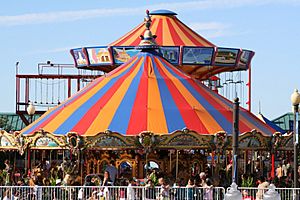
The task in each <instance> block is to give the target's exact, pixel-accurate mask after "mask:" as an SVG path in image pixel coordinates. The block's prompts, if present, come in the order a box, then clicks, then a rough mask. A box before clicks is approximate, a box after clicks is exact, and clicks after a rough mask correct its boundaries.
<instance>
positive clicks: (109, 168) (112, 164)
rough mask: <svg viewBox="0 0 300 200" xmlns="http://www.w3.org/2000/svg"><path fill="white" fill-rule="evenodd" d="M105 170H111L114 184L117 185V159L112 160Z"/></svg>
mask: <svg viewBox="0 0 300 200" xmlns="http://www.w3.org/2000/svg"><path fill="white" fill-rule="evenodd" d="M105 171H108V172H109V176H110V180H111V182H112V185H115V181H116V177H117V175H118V169H117V168H116V167H115V161H113V160H111V161H110V163H109V165H107V167H106V169H105Z"/></svg>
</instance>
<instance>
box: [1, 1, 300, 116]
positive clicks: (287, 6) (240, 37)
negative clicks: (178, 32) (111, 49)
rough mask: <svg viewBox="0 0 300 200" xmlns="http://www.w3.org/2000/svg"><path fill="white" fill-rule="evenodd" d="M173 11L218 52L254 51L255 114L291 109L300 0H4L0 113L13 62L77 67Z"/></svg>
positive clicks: (8, 105) (10, 93)
mask: <svg viewBox="0 0 300 200" xmlns="http://www.w3.org/2000/svg"><path fill="white" fill-rule="evenodd" d="M146 9H149V10H150V11H151V10H155V9H169V10H172V11H174V12H176V13H177V14H178V18H179V19H180V20H181V21H183V22H184V23H186V24H187V25H188V26H191V27H192V28H193V29H194V30H195V31H197V32H198V33H199V34H201V35H202V36H204V37H206V38H207V39H208V40H210V41H211V42H213V43H214V44H216V45H218V46H226V47H238V48H246V49H251V50H253V51H255V52H256V55H255V57H254V59H253V61H252V71H253V73H252V87H253V89H252V94H253V96H252V111H253V112H254V113H258V102H259V101H260V102H261V108H262V113H263V114H264V115H265V116H266V117H268V118H270V119H273V118H275V117H277V116H279V115H281V114H284V113H286V112H288V111H290V110H291V102H290V95H291V93H292V92H293V90H294V88H299V89H300V78H299V77H300V64H299V62H298V61H299V58H300V50H299V47H300V38H299V36H300V12H299V9H300V0H202V1H193V0H185V1H179V0H172V1H167V0H165V1H155V0H154V1H153V0H152V1H137V0H131V1H121V0H120V1H116V0H110V1H96V0H89V1H74V0H72V1H71V0H51V1H38V0H27V1H17V0H11V1H5V2H3V3H2V5H1V9H0V10H1V12H0V30H1V31H0V36H1V37H0V44H1V49H0V51H1V52H0V55H1V57H0V58H1V64H2V66H1V67H0V74H1V78H0V84H1V85H2V87H1V93H2V98H1V100H0V111H1V112H13V111H14V109H15V63H16V61H19V62H20V72H21V73H24V74H34V73H37V69H36V66H37V64H38V63H41V62H45V61H47V60H51V61H52V62H54V63H73V60H72V58H71V56H70V54H69V49H70V48H74V47H83V46H95V45H106V44H109V43H110V42H112V41H114V40H116V39H118V38H119V37H120V36H122V35H123V34H125V33H126V32H127V31H129V30H131V29H132V28H133V27H134V26H136V25H137V24H138V23H140V22H141V21H142V20H143V17H144V13H145V10H146Z"/></svg>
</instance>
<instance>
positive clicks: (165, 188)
mask: <svg viewBox="0 0 300 200" xmlns="http://www.w3.org/2000/svg"><path fill="white" fill-rule="evenodd" d="M158 183H159V185H160V186H161V188H160V191H159V200H169V199H170V191H169V189H170V186H169V185H168V184H166V182H165V179H164V178H159V179H158Z"/></svg>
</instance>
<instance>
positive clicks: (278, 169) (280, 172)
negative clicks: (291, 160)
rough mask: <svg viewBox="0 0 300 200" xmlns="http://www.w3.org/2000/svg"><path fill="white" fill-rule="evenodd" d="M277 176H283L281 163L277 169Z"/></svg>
mask: <svg viewBox="0 0 300 200" xmlns="http://www.w3.org/2000/svg"><path fill="white" fill-rule="evenodd" d="M276 176H277V178H279V179H280V178H281V177H282V176H283V172H282V166H281V164H280V163H279V164H278V167H277V169H276Z"/></svg>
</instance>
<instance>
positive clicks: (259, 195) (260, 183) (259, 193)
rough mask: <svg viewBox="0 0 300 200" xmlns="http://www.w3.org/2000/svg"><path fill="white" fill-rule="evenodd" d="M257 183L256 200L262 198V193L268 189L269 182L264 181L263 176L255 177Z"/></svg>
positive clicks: (261, 199)
mask: <svg viewBox="0 0 300 200" xmlns="http://www.w3.org/2000/svg"><path fill="white" fill-rule="evenodd" d="M257 183H258V187H257V189H258V191H257V193H256V200H263V198H264V193H265V191H266V190H267V189H268V187H269V183H268V182H267V181H265V178H264V177H263V176H262V177H260V178H258V179H257Z"/></svg>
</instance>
